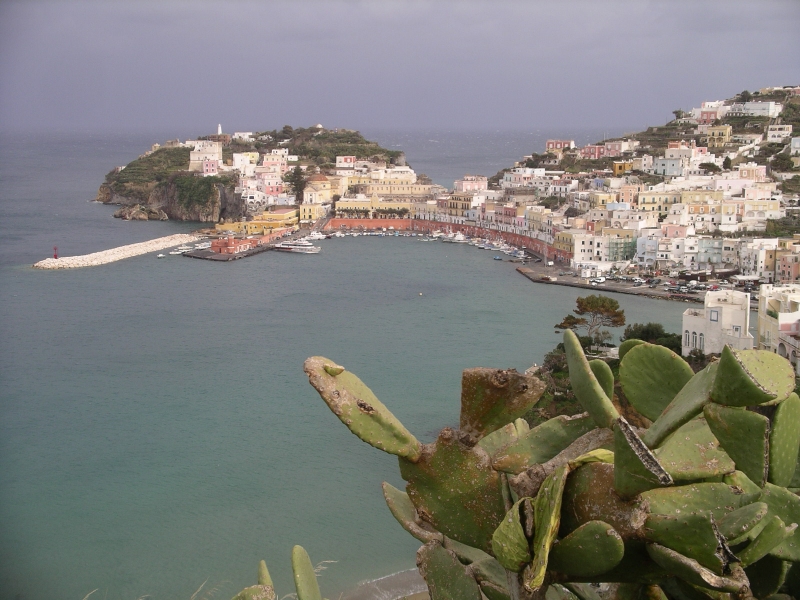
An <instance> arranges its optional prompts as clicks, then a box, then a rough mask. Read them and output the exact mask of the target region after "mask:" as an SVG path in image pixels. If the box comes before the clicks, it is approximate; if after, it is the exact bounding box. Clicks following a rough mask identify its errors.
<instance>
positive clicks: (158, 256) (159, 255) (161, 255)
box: [156, 254, 167, 258]
mask: <svg viewBox="0 0 800 600" xmlns="http://www.w3.org/2000/svg"><path fill="white" fill-rule="evenodd" d="M166 256H167V255H166V254H156V258H166Z"/></svg>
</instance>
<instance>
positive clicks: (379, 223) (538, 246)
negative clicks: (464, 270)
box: [325, 219, 572, 264]
mask: <svg viewBox="0 0 800 600" xmlns="http://www.w3.org/2000/svg"><path fill="white" fill-rule="evenodd" d="M382 227H386V228H387V229H388V228H389V227H394V228H395V229H398V230H400V231H419V232H422V233H433V232H434V231H436V230H439V231H460V232H462V233H463V234H464V235H468V236H470V237H482V238H490V239H493V240H494V239H502V240H503V241H505V242H507V243H509V244H511V245H512V246H516V247H517V248H521V247H523V246H525V248H527V249H528V250H531V251H532V252H535V253H536V254H539V255H540V256H543V257H545V258H546V259H547V260H554V261H556V262H562V263H566V264H569V261H570V259H571V258H572V253H571V252H563V251H562V250H558V249H556V248H555V247H553V246H551V245H549V244H547V243H545V242H543V241H542V240H537V239H535V238H530V237H528V236H525V235H518V234H516V233H509V232H505V231H496V230H493V229H492V230H489V229H482V228H480V227H475V226H473V225H457V224H455V223H440V222H438V221H421V220H417V219H331V220H330V221H328V223H327V224H326V225H325V229H326V230H339V229H344V230H347V229H359V230H360V229H381V228H382Z"/></svg>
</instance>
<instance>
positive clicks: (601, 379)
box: [589, 358, 614, 399]
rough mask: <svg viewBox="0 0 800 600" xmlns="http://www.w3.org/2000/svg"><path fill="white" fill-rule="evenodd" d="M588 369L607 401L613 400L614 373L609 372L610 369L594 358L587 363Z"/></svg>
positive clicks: (604, 362) (604, 363)
mask: <svg viewBox="0 0 800 600" xmlns="http://www.w3.org/2000/svg"><path fill="white" fill-rule="evenodd" d="M589 368H590V369H591V370H592V373H594V376H595V378H596V379H597V383H599V384H600V387H601V388H603V392H605V394H606V397H608V398H609V399H612V398H614V373H612V372H611V367H609V366H608V363H607V362H606V361H604V360H600V359H599V358H596V359H594V360H590V361H589Z"/></svg>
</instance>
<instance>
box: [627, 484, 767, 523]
mask: <svg viewBox="0 0 800 600" xmlns="http://www.w3.org/2000/svg"><path fill="white" fill-rule="evenodd" d="M759 496H760V495H754V494H746V493H744V492H743V491H742V490H741V489H739V488H737V487H735V486H730V485H728V484H726V483H692V484H687V485H680V486H675V487H671V488H659V489H654V490H649V491H647V492H643V493H642V498H641V499H642V501H643V502H645V503H646V505H647V511H648V513H650V514H652V515H670V516H678V515H682V514H686V513H692V512H698V511H709V512H710V513H711V515H712V516H713V517H714V521H719V520H720V519H722V518H723V517H724V516H725V515H726V514H728V513H729V512H731V511H734V510H736V509H738V508H741V507H742V506H745V505H747V504H750V503H752V502H755V501H756V500H760V497H759ZM762 501H763V500H762Z"/></svg>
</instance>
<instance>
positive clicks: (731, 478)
mask: <svg viewBox="0 0 800 600" xmlns="http://www.w3.org/2000/svg"><path fill="white" fill-rule="evenodd" d="M722 481H723V482H724V483H727V484H728V485H734V486H737V487H740V488H742V490H743V491H744V492H745V493H746V494H756V495H760V494H761V488H760V487H758V486H757V485H756V484H755V483H753V482H752V481H751V480H750V478H749V477H748V476H747V475H745V474H744V473H742V472H741V471H734V472H733V473H729V474H728V475H725V476H724V477H723V478H722Z"/></svg>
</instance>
